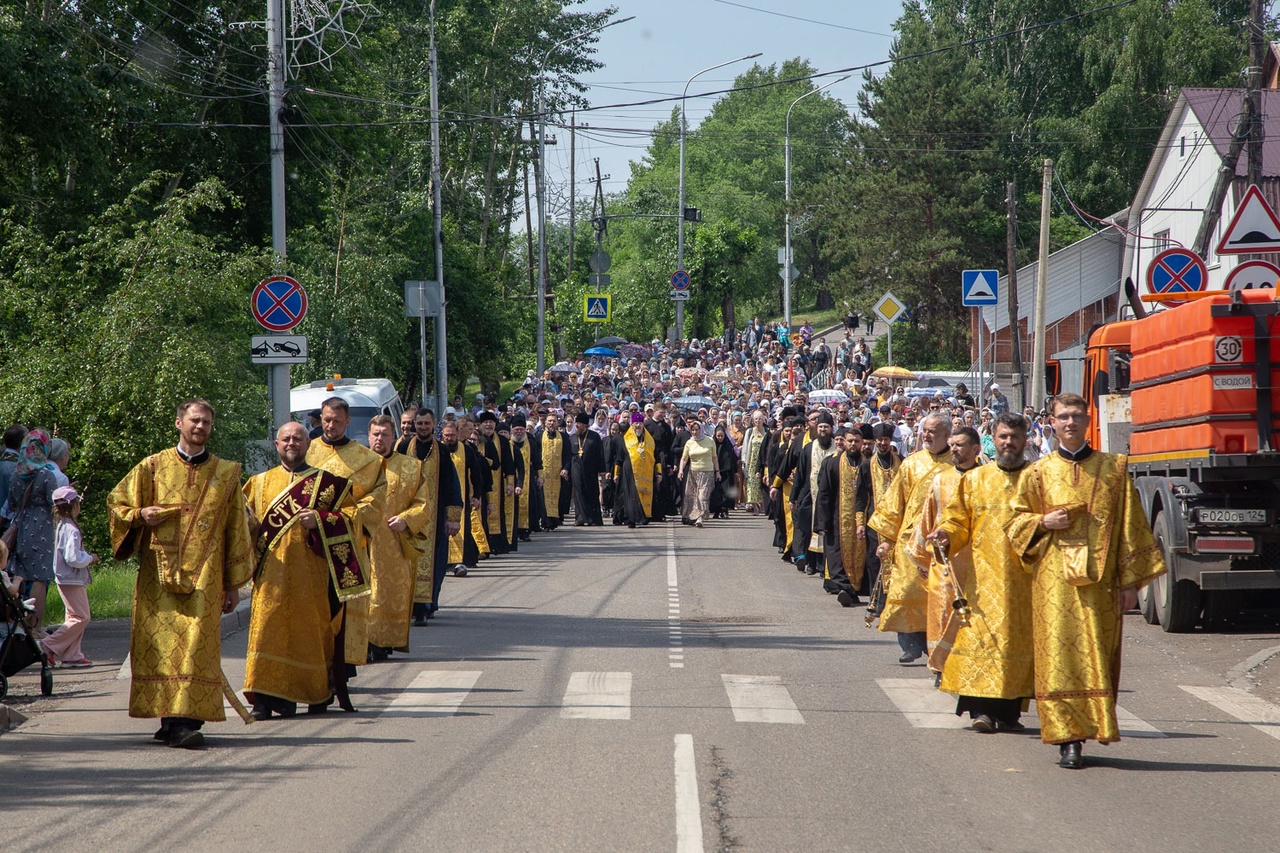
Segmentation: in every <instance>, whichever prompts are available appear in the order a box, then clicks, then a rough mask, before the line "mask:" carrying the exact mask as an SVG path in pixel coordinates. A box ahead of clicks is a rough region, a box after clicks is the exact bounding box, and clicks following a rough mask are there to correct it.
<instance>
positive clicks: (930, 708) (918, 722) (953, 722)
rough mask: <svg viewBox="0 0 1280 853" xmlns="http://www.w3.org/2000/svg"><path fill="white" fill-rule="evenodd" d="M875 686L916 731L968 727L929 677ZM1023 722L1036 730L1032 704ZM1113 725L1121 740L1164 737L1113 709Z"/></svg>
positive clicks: (949, 697) (887, 680) (953, 702)
mask: <svg viewBox="0 0 1280 853" xmlns="http://www.w3.org/2000/svg"><path fill="white" fill-rule="evenodd" d="M876 684H878V685H880V689H881V690H883V691H884V694H885V695H886V696H888V697H889V701H891V702H893V704H894V705H895V706H897V708H898V710H899V711H901V712H902V716H904V717H906V718H907V722H909V723H911V727H912V728H916V729H963V728H968V726H969V722H970V721H969V718H968V717H958V716H956V697H954V696H952V695H951V694H950V693H943V692H942V691H940V690H938V689H937V688H935V687H934V686H933V679H932V678H877V679H876ZM1022 722H1023V723H1024V724H1026V725H1027V726H1028V727H1030V728H1038V727H1039V725H1040V720H1039V718H1038V717H1037V716H1036V713H1035V703H1034V702H1033V703H1031V708H1030V710H1029V711H1028V712H1027V713H1025V714H1023V715H1022ZM1116 722H1118V723H1119V724H1120V736H1121V737H1145V738H1157V737H1165V736H1166V735H1165V734H1164V732H1162V731H1160V730H1159V729H1157V728H1156V727H1155V726H1153V725H1151V724H1150V723H1148V722H1147V721H1146V720H1143V719H1142V718H1140V717H1138V716H1137V715H1135V714H1133V713H1131V712H1129V711H1126V710H1125V709H1124V708H1121V707H1120V706H1118V705H1117V706H1116Z"/></svg>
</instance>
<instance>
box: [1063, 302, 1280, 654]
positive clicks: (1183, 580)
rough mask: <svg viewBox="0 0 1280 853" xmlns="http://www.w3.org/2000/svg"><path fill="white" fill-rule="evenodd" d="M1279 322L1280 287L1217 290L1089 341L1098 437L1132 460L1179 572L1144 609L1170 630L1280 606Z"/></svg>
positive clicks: (1087, 391)
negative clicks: (1275, 327)
mask: <svg viewBox="0 0 1280 853" xmlns="http://www.w3.org/2000/svg"><path fill="white" fill-rule="evenodd" d="M1278 315H1280V302H1277V301H1276V291H1275V290H1273V289H1266V290H1251V291H1231V292H1218V293H1213V294H1206V295H1205V297H1204V298H1200V299H1196V300H1194V301H1190V302H1187V303H1185V304H1182V305H1179V306H1177V307H1174V308H1169V309H1167V310H1165V311H1161V312H1159V313H1156V314H1152V315H1151V316H1148V317H1143V318H1141V319H1136V320H1122V321H1118V322H1115V323H1109V324H1106V325H1103V326H1101V327H1099V328H1098V329H1096V330H1094V332H1093V333H1092V334H1091V335H1090V337H1089V342H1088V345H1087V347H1086V352H1085V370H1084V388H1083V393H1082V396H1084V398H1085V399H1086V400H1087V401H1088V403H1089V408H1090V415H1091V422H1090V434H1089V441H1090V444H1091V445H1092V446H1094V447H1096V448H1098V449H1100V450H1103V451H1106V452H1110V453H1125V454H1128V457H1129V459H1128V470H1129V475H1130V477H1131V478H1132V479H1133V481H1134V485H1135V486H1136V487H1137V490H1138V494H1139V496H1140V498H1141V500H1142V506H1143V510H1144V512H1145V513H1146V516H1147V519H1148V520H1149V521H1150V522H1151V527H1152V530H1153V532H1154V533H1155V537H1156V541H1157V543H1158V544H1159V546H1160V549H1161V551H1162V553H1163V556H1164V560H1165V564H1166V565H1167V566H1168V569H1169V572H1168V574H1167V575H1165V576H1164V577H1162V578H1159V579H1158V580H1157V581H1156V582H1155V583H1153V584H1151V585H1150V586H1149V587H1147V588H1146V589H1145V590H1143V595H1142V596H1141V604H1142V612H1143V616H1144V617H1145V618H1146V619H1147V621H1148V622H1151V623H1155V622H1159V624H1160V625H1161V627H1162V628H1163V629H1164V630H1165V631H1169V632H1186V631H1191V630H1194V629H1195V628H1196V627H1197V625H1203V626H1204V627H1205V628H1206V629H1220V628H1224V627H1228V626H1230V625H1231V624H1232V623H1233V622H1234V621H1235V620H1236V618H1237V617H1238V615H1239V613H1240V611H1241V610H1242V609H1244V608H1249V609H1254V608H1258V607H1274V606H1276V605H1277V604H1280V528H1278V527H1277V523H1276V522H1277V517H1278V516H1280V487H1278V486H1277V484H1278V483H1280V453H1277V452H1276V451H1275V450H1273V448H1275V447H1277V446H1280V434H1276V432H1275V428H1274V425H1275V424H1276V423H1277V422H1278V421H1277V409H1280V405H1277V404H1280V392H1277V390H1276V389H1280V370H1277V365H1278V364H1280V346H1277V345H1276V344H1273V338H1272V335H1271V332H1270V329H1271V325H1272V324H1273V323H1274V322H1275V321H1276V318H1277V316H1278ZM1273 347H1275V349H1276V351H1275V352H1273Z"/></svg>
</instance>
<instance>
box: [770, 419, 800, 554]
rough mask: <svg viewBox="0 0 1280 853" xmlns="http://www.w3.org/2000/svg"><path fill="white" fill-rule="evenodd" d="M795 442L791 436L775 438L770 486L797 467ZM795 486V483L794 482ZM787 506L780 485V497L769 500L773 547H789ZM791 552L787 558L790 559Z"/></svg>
mask: <svg viewBox="0 0 1280 853" xmlns="http://www.w3.org/2000/svg"><path fill="white" fill-rule="evenodd" d="M793 443H794V442H792V441H791V439H790V438H787V439H781V438H779V439H775V441H774V444H773V447H771V448H770V458H769V486H770V488H772V486H773V483H774V481H776V480H779V479H781V480H782V481H784V482H785V481H786V479H787V477H788V476H790V474H791V471H792V469H793V468H795V459H794V456H795V452H794V450H793V449H792V447H791V445H792V444H793ZM792 488H793V489H794V488H795V484H794V483H793V484H792ZM790 511H791V509H790V507H788V506H787V500H786V495H784V494H783V493H782V487H781V486H779V487H778V499H777V500H776V501H774V500H770V501H769V517H770V518H772V519H773V547H775V548H786V547H787V513H788V512H790ZM790 557H791V555H790V553H788V554H787V559H790Z"/></svg>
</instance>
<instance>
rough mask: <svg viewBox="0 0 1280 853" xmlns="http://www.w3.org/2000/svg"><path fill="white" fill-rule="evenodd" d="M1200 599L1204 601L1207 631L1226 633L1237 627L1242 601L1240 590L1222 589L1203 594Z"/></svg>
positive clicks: (1205, 627)
mask: <svg viewBox="0 0 1280 853" xmlns="http://www.w3.org/2000/svg"><path fill="white" fill-rule="evenodd" d="M1200 597H1201V598H1203V599H1204V629H1205V630H1206V631H1226V630H1228V629H1230V628H1234V627H1235V625H1236V618H1237V617H1238V616H1239V615H1240V604H1241V601H1242V599H1241V596H1240V592H1239V590H1234V589H1222V590H1215V591H1213V592H1201V593H1200Z"/></svg>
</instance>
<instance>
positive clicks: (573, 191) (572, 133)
mask: <svg viewBox="0 0 1280 853" xmlns="http://www.w3.org/2000/svg"><path fill="white" fill-rule="evenodd" d="M577 154H578V111H577V110H574V111H573V112H571V113H569V266H568V271H567V272H566V273H565V281H568V280H569V279H571V278H573V236H574V235H573V232H574V228H573V226H574V224H575V220H576V219H577V216H578V207H577V205H576V204H575V202H576V201H577V200H578V180H577V169H576V168H574V167H575V166H576V165H577V163H576V162H575V161H576V158H577Z"/></svg>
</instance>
